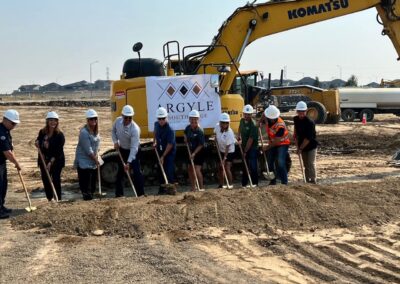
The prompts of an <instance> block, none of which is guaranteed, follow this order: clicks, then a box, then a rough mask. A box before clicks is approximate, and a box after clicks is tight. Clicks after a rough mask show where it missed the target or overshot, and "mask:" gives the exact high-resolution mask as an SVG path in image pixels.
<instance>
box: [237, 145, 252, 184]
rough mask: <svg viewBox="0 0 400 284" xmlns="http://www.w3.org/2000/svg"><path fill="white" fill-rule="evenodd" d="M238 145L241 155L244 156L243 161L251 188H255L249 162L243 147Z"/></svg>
mask: <svg viewBox="0 0 400 284" xmlns="http://www.w3.org/2000/svg"><path fill="white" fill-rule="evenodd" d="M238 145H239V149H240V153H241V154H242V159H243V163H244V167H245V168H246V172H247V176H248V178H249V183H250V186H251V187H254V185H253V181H252V180H251V176H250V171H249V167H248V166H247V161H246V158H245V157H244V152H243V148H242V145H241V144H240V143H238Z"/></svg>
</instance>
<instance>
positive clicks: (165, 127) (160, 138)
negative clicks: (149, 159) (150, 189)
mask: <svg viewBox="0 0 400 284" xmlns="http://www.w3.org/2000/svg"><path fill="white" fill-rule="evenodd" d="M156 117H157V121H156V122H155V123H154V142H153V143H154V144H153V146H154V149H155V150H156V151H157V153H158V156H159V157H160V164H161V165H160V167H163V169H164V171H165V174H166V177H167V181H165V180H164V177H163V175H162V172H161V169H160V173H159V180H160V184H165V182H168V183H170V184H171V185H172V184H173V183H174V172H175V164H174V161H175V154H176V142H175V131H174V130H173V129H172V128H171V126H170V125H169V123H168V112H167V110H166V109H165V108H163V107H160V108H158V109H157V111H156ZM166 193H172V191H171V192H170V191H169V189H168V188H165V187H163V186H160V187H159V189H158V194H166Z"/></svg>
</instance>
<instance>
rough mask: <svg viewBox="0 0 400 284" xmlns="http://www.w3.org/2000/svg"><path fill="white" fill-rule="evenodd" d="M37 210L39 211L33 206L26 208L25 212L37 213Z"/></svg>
mask: <svg viewBox="0 0 400 284" xmlns="http://www.w3.org/2000/svg"><path fill="white" fill-rule="evenodd" d="M36 209H37V208H36V207H33V206H31V207H26V208H25V210H26V211H28V212H32V211H35V210H36Z"/></svg>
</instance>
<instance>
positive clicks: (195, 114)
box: [189, 109, 200, 118]
mask: <svg viewBox="0 0 400 284" xmlns="http://www.w3.org/2000/svg"><path fill="white" fill-rule="evenodd" d="M189 117H197V118H199V117H200V113H199V112H198V111H197V110H195V109H194V110H192V111H191V112H189Z"/></svg>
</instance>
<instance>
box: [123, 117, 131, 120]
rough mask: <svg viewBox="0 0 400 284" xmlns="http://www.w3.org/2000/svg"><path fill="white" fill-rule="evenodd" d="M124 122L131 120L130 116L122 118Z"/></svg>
mask: <svg viewBox="0 0 400 284" xmlns="http://www.w3.org/2000/svg"><path fill="white" fill-rule="evenodd" d="M124 120H132V116H124Z"/></svg>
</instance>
